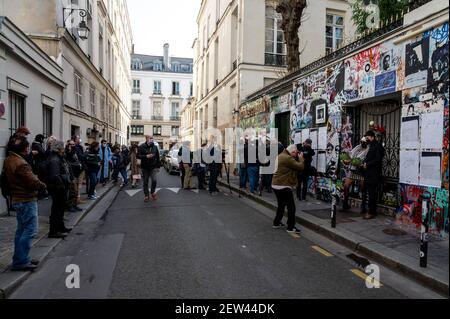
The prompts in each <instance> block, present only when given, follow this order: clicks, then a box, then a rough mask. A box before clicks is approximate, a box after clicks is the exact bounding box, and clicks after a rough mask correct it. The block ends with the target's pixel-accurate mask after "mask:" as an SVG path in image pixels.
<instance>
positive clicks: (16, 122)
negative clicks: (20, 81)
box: [9, 91, 25, 133]
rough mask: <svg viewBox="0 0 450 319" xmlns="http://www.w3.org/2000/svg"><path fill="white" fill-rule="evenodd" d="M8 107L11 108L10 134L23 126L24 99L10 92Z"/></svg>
mask: <svg viewBox="0 0 450 319" xmlns="http://www.w3.org/2000/svg"><path fill="white" fill-rule="evenodd" d="M9 105H10V106H11V133H14V132H15V131H16V130H17V129H18V128H19V127H21V126H25V97H24V96H23V95H20V94H17V93H15V92H12V91H10V93H9Z"/></svg>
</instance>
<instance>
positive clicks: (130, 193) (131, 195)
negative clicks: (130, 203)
mask: <svg viewBox="0 0 450 319" xmlns="http://www.w3.org/2000/svg"><path fill="white" fill-rule="evenodd" d="M125 192H126V193H127V194H128V196H130V197H133V196H135V195H136V194H138V193H140V192H142V189H131V190H128V191H125Z"/></svg>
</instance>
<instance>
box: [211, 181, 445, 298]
mask: <svg viewBox="0 0 450 319" xmlns="http://www.w3.org/2000/svg"><path fill="white" fill-rule="evenodd" d="M219 183H221V184H222V185H223V186H224V187H226V188H228V184H227V181H226V176H224V178H223V179H221V180H220V181H219ZM230 183H231V187H232V189H233V191H235V192H240V191H239V186H238V185H239V177H237V176H230ZM240 193H241V195H243V196H244V197H246V198H250V199H252V200H254V201H256V202H258V203H260V204H262V205H264V206H266V207H268V208H270V209H273V210H276V207H277V201H276V197H275V195H274V194H273V193H268V192H266V191H264V192H263V194H262V196H255V195H251V194H249V193H242V192H240ZM296 205H297V222H298V223H300V224H301V225H302V226H304V227H307V228H310V229H312V230H314V231H316V232H318V233H320V234H322V235H324V236H327V237H329V238H331V239H333V240H335V241H336V242H339V243H340V244H342V245H345V246H347V247H349V248H351V249H353V250H355V251H356V252H359V253H361V254H363V255H365V256H366V257H368V258H371V259H372V260H373V261H374V262H378V263H380V264H383V265H385V266H387V267H390V268H392V269H394V270H396V271H398V272H400V273H402V274H403V275H406V276H408V277H411V278H413V279H415V280H417V281H420V282H421V283H422V284H424V285H426V286H428V287H430V288H433V289H435V290H437V291H439V292H441V293H444V294H445V295H448V289H449V285H448V283H449V240H448V238H445V239H444V238H441V237H439V236H434V235H430V238H429V244H428V267H427V268H420V266H419V248H420V232H419V230H418V229H416V228H415V227H411V226H408V225H403V224H400V223H398V222H397V221H396V219H395V218H393V217H389V216H384V215H380V216H379V217H377V218H376V219H373V220H368V221H367V220H363V219H362V216H361V215H360V214H359V211H358V210H356V209H354V210H351V211H349V212H345V213H343V212H339V211H338V213H337V227H336V228H334V229H333V228H331V220H330V219H331V217H330V216H331V204H329V203H325V202H322V201H319V200H317V199H315V198H313V197H311V196H309V197H308V200H307V201H306V202H304V201H302V202H300V201H296Z"/></svg>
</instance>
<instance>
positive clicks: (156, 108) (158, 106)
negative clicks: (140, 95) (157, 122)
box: [153, 101, 162, 117]
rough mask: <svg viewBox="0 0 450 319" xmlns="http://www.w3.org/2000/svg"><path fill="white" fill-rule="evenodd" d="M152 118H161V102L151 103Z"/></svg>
mask: <svg viewBox="0 0 450 319" xmlns="http://www.w3.org/2000/svg"><path fill="white" fill-rule="evenodd" d="M153 116H157V117H160V116H162V108H161V102H159V101H157V102H153Z"/></svg>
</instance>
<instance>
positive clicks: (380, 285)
mask: <svg viewBox="0 0 450 319" xmlns="http://www.w3.org/2000/svg"><path fill="white" fill-rule="evenodd" d="M350 271H351V272H352V273H353V274H355V275H356V276H358V277H359V278H361V279H363V280H364V281H365V280H366V279H367V277H368V275H367V274H365V273H363V272H362V271H361V270H359V269H351V270H350ZM373 285H374V286H378V287H383V284H382V283H381V282H378V281H377V280H375V279H374V280H373Z"/></svg>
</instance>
